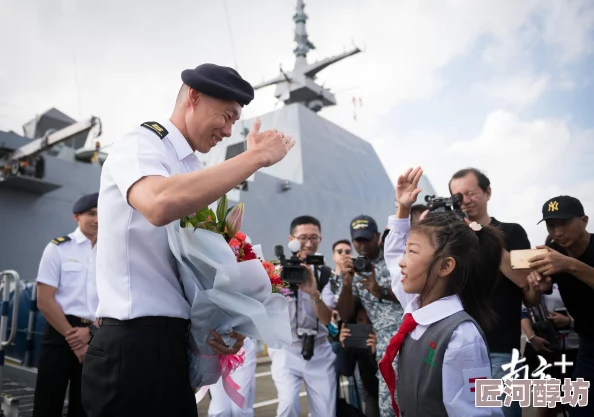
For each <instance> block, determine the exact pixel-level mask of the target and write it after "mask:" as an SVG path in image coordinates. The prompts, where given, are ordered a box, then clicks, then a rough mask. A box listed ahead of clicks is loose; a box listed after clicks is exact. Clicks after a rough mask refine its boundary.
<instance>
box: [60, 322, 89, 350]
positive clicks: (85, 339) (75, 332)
mask: <svg viewBox="0 0 594 417" xmlns="http://www.w3.org/2000/svg"><path fill="white" fill-rule="evenodd" d="M90 340H91V332H90V330H89V328H88V327H73V328H72V329H70V330H68V331H67V332H66V341H67V342H68V344H69V345H70V349H72V350H77V349H80V348H81V347H83V346H84V345H86V344H88V343H89V341H90Z"/></svg>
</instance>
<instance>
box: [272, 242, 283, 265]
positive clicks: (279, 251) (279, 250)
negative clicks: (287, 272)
mask: <svg viewBox="0 0 594 417" xmlns="http://www.w3.org/2000/svg"><path fill="white" fill-rule="evenodd" d="M274 256H276V257H277V258H278V259H279V260H280V261H281V262H282V261H284V260H285V251H284V250H283V245H274Z"/></svg>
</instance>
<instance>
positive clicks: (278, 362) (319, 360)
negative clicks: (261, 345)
mask: <svg viewBox="0 0 594 417" xmlns="http://www.w3.org/2000/svg"><path fill="white" fill-rule="evenodd" d="M268 355H269V356H270V359H271V360H272V366H271V372H272V379H274V384H275V385H276V389H277V391H278V408H277V412H276V416H277V417H299V415H300V414H301V406H300V404H299V388H300V387H301V381H304V382H305V390H306V392H307V399H308V403H309V412H310V414H311V417H334V416H335V415H336V370H335V368H334V362H335V361H336V354H335V353H334V352H333V351H332V346H331V345H330V343H328V341H327V340H326V341H324V343H320V344H316V346H315V349H314V355H313V357H312V358H311V359H310V360H309V361H306V360H305V359H303V356H301V345H300V344H293V345H292V346H290V347H283V348H282V349H279V350H277V349H268Z"/></svg>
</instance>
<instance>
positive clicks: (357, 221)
mask: <svg viewBox="0 0 594 417" xmlns="http://www.w3.org/2000/svg"><path fill="white" fill-rule="evenodd" d="M377 232H378V231H377V223H376V222H375V220H373V219H372V218H371V217H369V216H364V215H361V216H357V217H355V218H354V219H353V221H352V222H351V239H352V240H355V239H359V238H363V239H372V238H373V237H374V236H375V235H376V233H377Z"/></svg>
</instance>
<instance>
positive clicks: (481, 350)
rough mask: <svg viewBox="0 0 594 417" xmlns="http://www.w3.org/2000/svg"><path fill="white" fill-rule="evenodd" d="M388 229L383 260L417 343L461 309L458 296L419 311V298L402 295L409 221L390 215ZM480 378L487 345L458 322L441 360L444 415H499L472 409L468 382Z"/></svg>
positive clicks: (486, 367) (487, 373) (486, 373)
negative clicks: (402, 261)
mask: <svg viewBox="0 0 594 417" xmlns="http://www.w3.org/2000/svg"><path fill="white" fill-rule="evenodd" d="M388 228H389V229H390V233H389V234H388V236H387V237H386V240H385V243H384V257H385V260H386V264H387V266H388V269H389V270H390V275H391V276H392V290H393V291H394V294H395V295H396V298H398V301H400V303H401V304H402V305H403V306H405V308H404V314H406V313H411V314H412V316H413V318H414V319H415V321H416V322H417V323H418V325H417V327H416V328H415V329H414V330H413V331H412V332H411V334H410V336H411V337H412V338H413V339H415V340H419V338H420V337H421V336H422V335H423V333H424V332H425V330H427V328H428V327H429V326H430V325H431V324H433V323H435V322H437V321H439V320H442V319H444V318H446V317H449V316H451V315H452V314H454V313H457V312H458V311H460V310H463V307H462V303H461V301H460V299H459V298H458V296H456V295H453V296H449V297H444V298H441V299H439V300H437V301H435V302H433V303H431V304H429V305H427V306H425V307H423V308H419V295H418V294H407V293H405V292H404V288H403V286H402V283H401V282H400V280H401V279H402V271H401V270H400V267H399V266H398V263H399V262H400V259H401V258H402V256H404V251H405V249H406V239H407V238H408V233H409V231H410V219H408V218H407V219H397V218H396V216H390V217H389V218H388ZM480 377H486V378H488V379H491V362H490V360H489V355H488V351H487V346H486V345H485V341H484V340H483V338H482V336H481V335H480V333H479V331H478V329H477V328H476V326H475V325H474V323H472V322H468V321H467V322H463V323H460V325H458V327H457V328H456V329H455V330H454V332H453V333H452V337H451V339H450V342H449V344H448V347H447V349H446V352H445V356H444V359H443V368H442V386H443V403H444V405H445V408H446V410H447V413H448V415H450V416H452V417H463V416H472V417H474V416H476V417H478V416H501V417H502V416H503V411H502V410H501V408H496V407H490V408H488V407H476V406H475V393H474V388H475V384H474V382H471V381H473V380H474V378H480Z"/></svg>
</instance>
